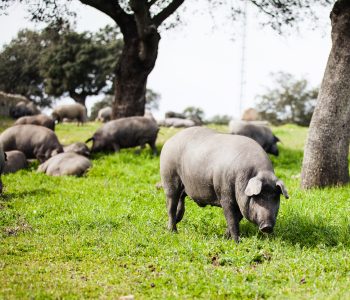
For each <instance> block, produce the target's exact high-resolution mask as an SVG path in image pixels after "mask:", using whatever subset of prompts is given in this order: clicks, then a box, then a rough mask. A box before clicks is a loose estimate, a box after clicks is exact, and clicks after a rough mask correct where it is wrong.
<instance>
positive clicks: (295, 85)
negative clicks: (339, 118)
mask: <svg viewBox="0 0 350 300" xmlns="http://www.w3.org/2000/svg"><path fill="white" fill-rule="evenodd" d="M272 76H273V77H274V84H275V87H274V88H272V89H267V91H266V93H265V94H263V95H260V96H258V101H259V102H258V104H257V110H258V112H259V114H260V116H261V118H262V119H263V120H267V121H269V122H271V123H272V124H274V125H280V124H287V123H294V124H298V125H301V126H308V125H309V123H310V120H311V117H312V113H313V111H314V108H315V105H316V99H317V95H318V88H310V87H309V83H308V81H307V80H306V79H299V80H298V79H295V78H294V77H293V75H291V74H289V73H284V72H279V73H276V74H272Z"/></svg>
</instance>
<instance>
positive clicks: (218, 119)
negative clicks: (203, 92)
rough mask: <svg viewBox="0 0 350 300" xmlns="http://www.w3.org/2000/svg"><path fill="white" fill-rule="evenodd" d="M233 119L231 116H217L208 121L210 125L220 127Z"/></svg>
mask: <svg viewBox="0 0 350 300" xmlns="http://www.w3.org/2000/svg"><path fill="white" fill-rule="evenodd" d="M231 119H232V117H231V116H229V115H215V116H213V117H212V118H211V119H209V120H207V121H206V122H208V123H213V124H218V125H227V124H228V123H229V122H230V120H231Z"/></svg>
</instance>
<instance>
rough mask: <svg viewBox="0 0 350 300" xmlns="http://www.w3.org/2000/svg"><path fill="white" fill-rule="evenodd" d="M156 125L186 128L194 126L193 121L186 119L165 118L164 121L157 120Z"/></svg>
mask: <svg viewBox="0 0 350 300" xmlns="http://www.w3.org/2000/svg"><path fill="white" fill-rule="evenodd" d="M158 125H159V126H164V127H175V128H180V127H185V128H187V127H192V126H195V125H196V123H195V122H194V121H193V120H188V119H180V118H166V119H164V120H159V121H158Z"/></svg>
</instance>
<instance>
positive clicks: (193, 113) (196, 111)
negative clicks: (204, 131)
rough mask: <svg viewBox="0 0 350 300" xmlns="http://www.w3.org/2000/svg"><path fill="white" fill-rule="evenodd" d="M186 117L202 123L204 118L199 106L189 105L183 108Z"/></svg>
mask: <svg viewBox="0 0 350 300" xmlns="http://www.w3.org/2000/svg"><path fill="white" fill-rule="evenodd" d="M183 114H184V115H185V116H186V119H191V120H193V121H195V122H196V123H202V122H203V120H204V111H203V109H201V108H200V107H194V106H189V107H186V108H185V109H184V110H183Z"/></svg>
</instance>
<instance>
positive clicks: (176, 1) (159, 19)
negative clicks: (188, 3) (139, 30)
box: [153, 0, 185, 27]
mask: <svg viewBox="0 0 350 300" xmlns="http://www.w3.org/2000/svg"><path fill="white" fill-rule="evenodd" d="M184 2H185V0H173V1H172V2H170V3H169V5H168V6H167V7H165V8H164V9H163V10H162V11H161V12H160V13H159V14H157V15H155V16H154V17H153V23H154V25H155V26H156V27H158V26H159V25H161V24H162V23H163V22H164V20H166V19H167V18H168V17H169V16H170V15H172V14H173V13H174V12H175V11H176V10H177V9H178V8H179V7H180V5H181V4H182V3H184Z"/></svg>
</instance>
